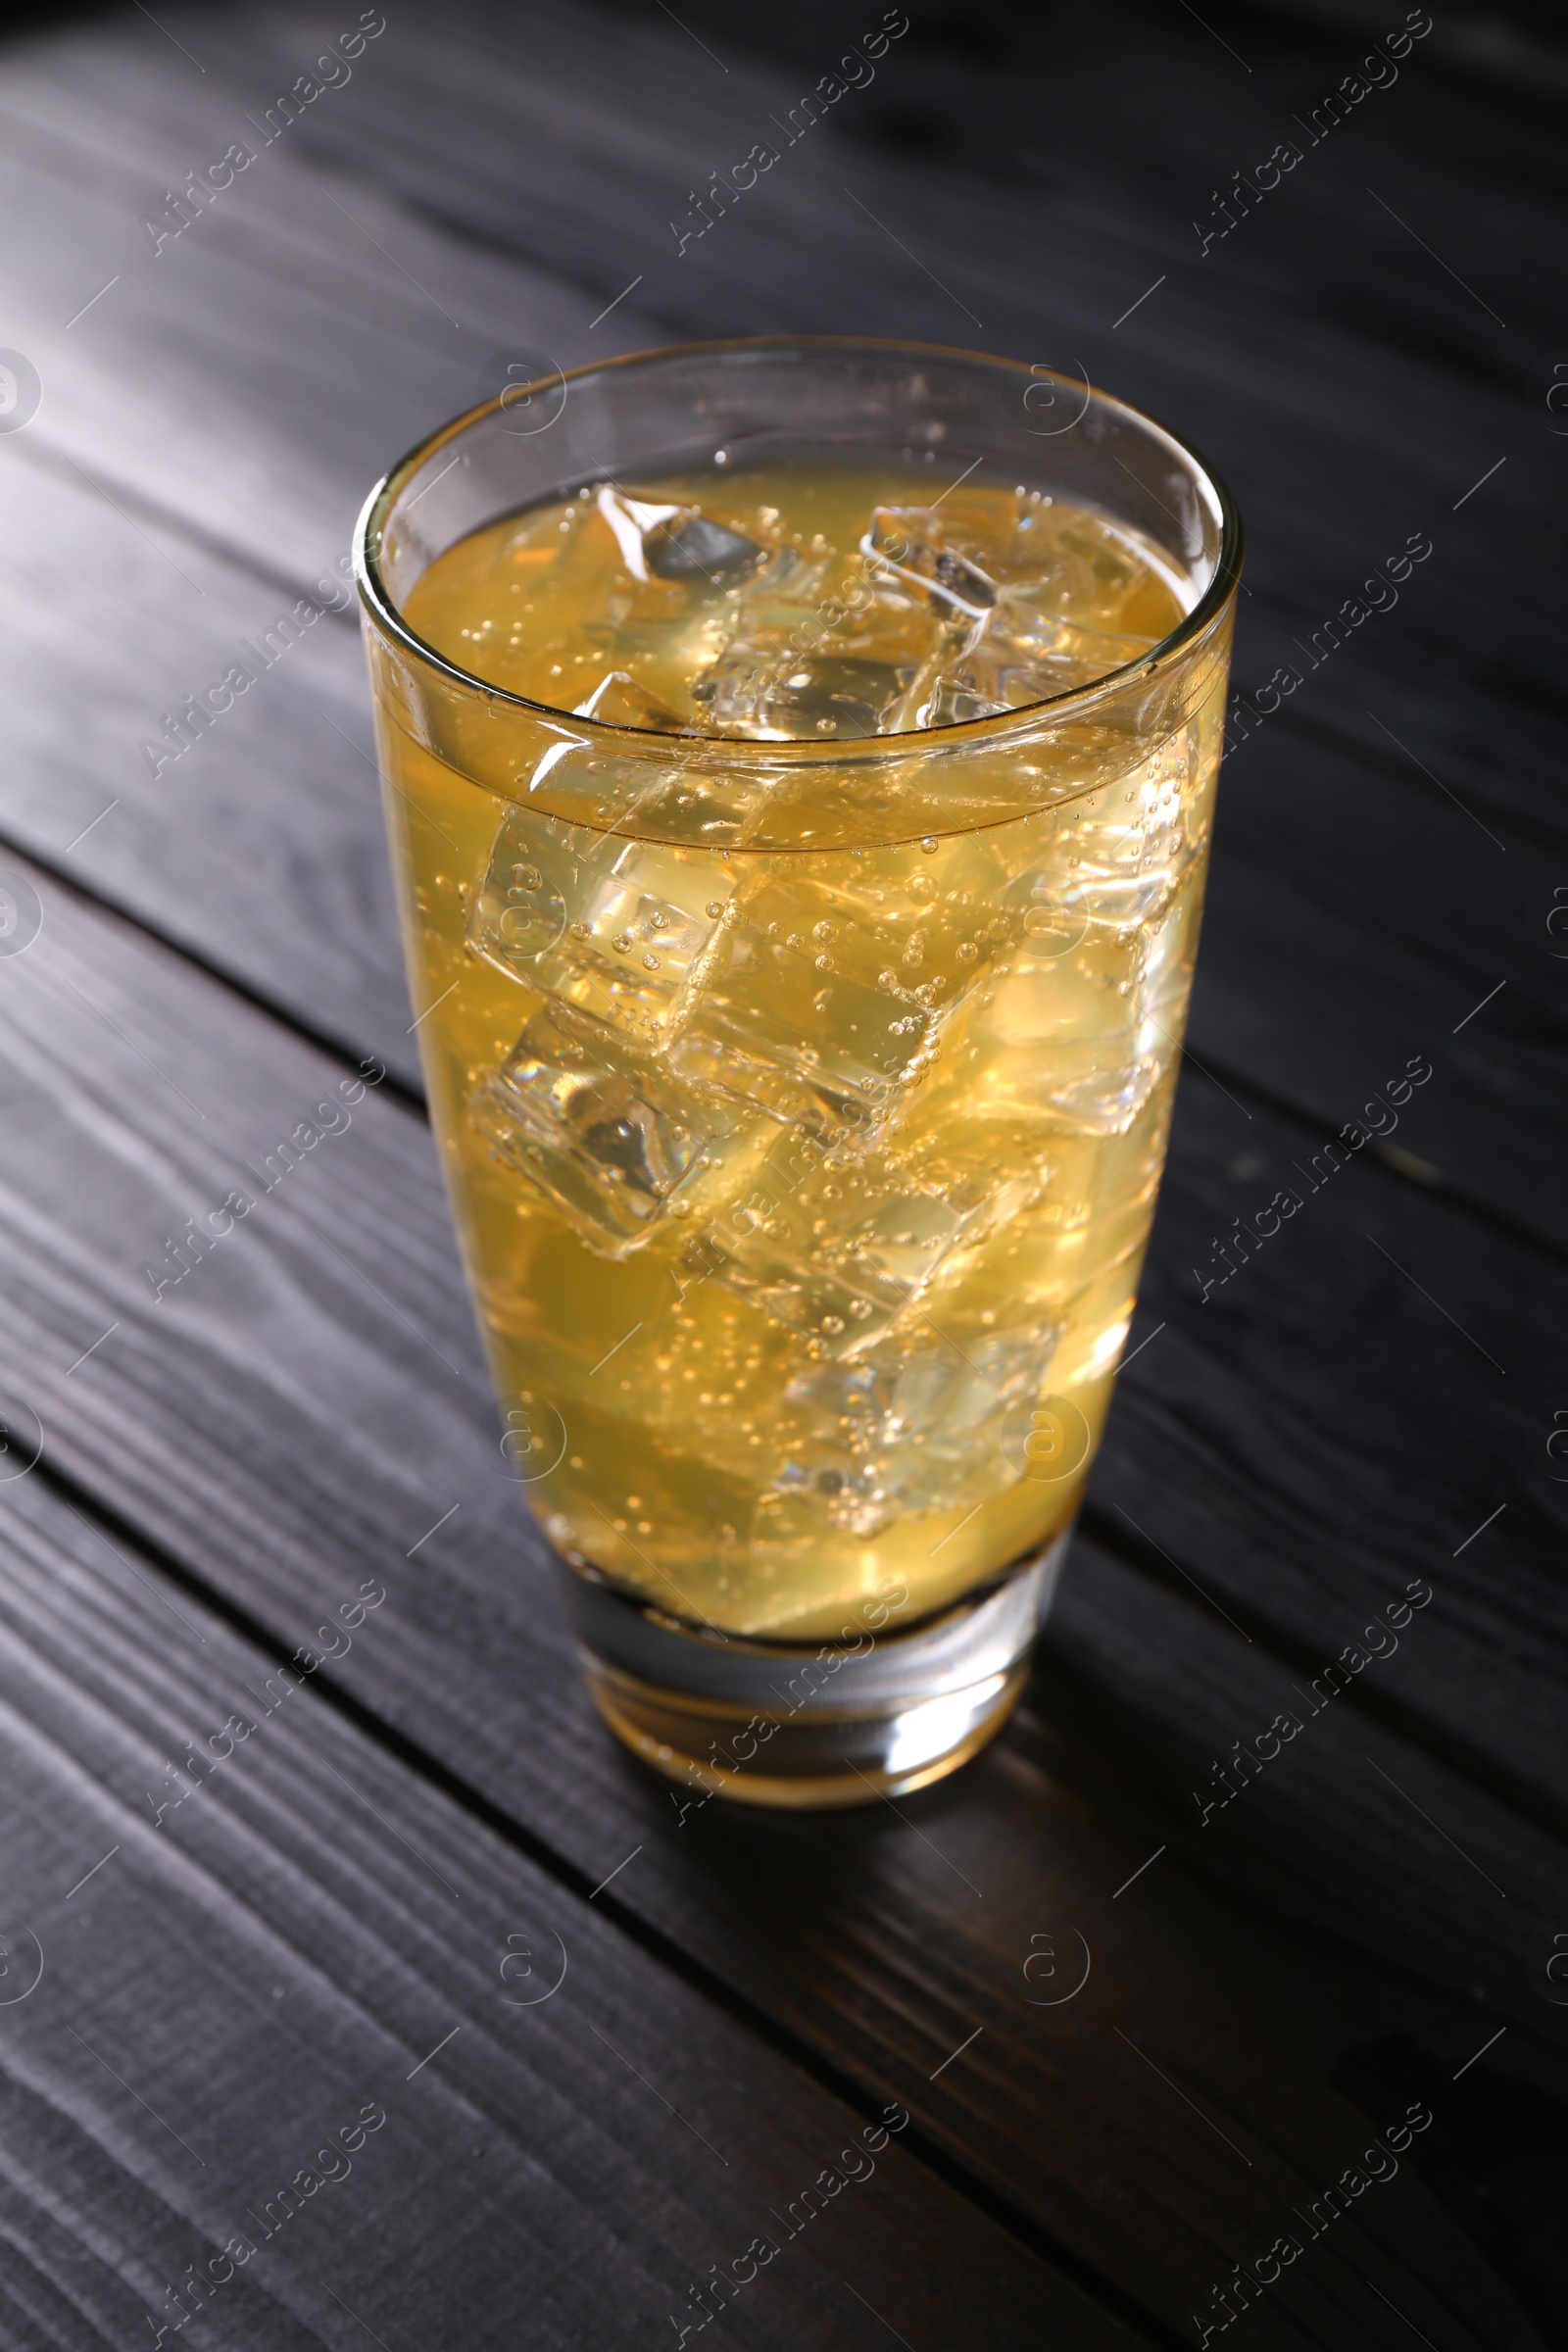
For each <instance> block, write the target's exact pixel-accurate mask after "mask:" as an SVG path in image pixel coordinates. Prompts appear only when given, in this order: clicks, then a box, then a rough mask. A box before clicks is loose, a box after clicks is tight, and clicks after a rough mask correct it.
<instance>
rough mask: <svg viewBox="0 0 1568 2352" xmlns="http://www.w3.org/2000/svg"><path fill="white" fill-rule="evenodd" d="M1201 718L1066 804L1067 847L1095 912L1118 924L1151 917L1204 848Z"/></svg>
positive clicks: (1062, 834)
mask: <svg viewBox="0 0 1568 2352" xmlns="http://www.w3.org/2000/svg"><path fill="white" fill-rule="evenodd" d="M1199 760H1200V741H1199V731H1198V726H1197V724H1196V722H1195V723H1194V724H1191V725H1189V726H1187V727H1184V728H1181V729H1179V730H1178V731H1177V732H1176V733H1175V734H1173V735H1171V736H1169V737H1167V739H1166V740H1165V742H1164V743H1162V744H1161V745H1160V746H1159V748H1158V749H1157V750H1156V751H1155V752H1153V753H1152V755H1151V756H1150V758H1149V759H1147V760H1141V761H1140V762H1139V764H1138V766H1137V767H1135V768H1133V769H1132V770H1131V771H1130V773H1129V774H1127V775H1125V776H1123V777H1121V778H1119V779H1118V781H1117V782H1115V783H1114V784H1107V785H1105V786H1103V788H1102V790H1100V791H1099V792H1094V793H1088V794H1086V795H1085V796H1084V797H1083V798H1082V799H1081V800H1078V801H1074V802H1072V803H1071V804H1070V805H1069V807H1068V808H1067V809H1063V811H1062V822H1061V829H1060V831H1059V833H1058V840H1059V842H1060V847H1061V853H1062V855H1063V856H1064V857H1065V858H1069V859H1070V860H1071V862H1072V872H1073V879H1074V885H1075V887H1076V889H1077V890H1078V891H1079V892H1081V894H1082V897H1083V900H1084V903H1085V905H1086V906H1087V907H1088V908H1089V910H1090V912H1091V913H1092V914H1093V915H1094V916H1095V917H1096V918H1097V919H1098V920H1100V921H1102V922H1106V923H1112V924H1117V925H1125V924H1132V923H1143V922H1147V921H1148V920H1149V919H1150V917H1151V916H1152V914H1154V913H1155V912H1156V911H1157V910H1158V909H1159V908H1160V907H1163V906H1164V904H1165V902H1166V900H1167V899H1168V898H1169V897H1170V896H1171V894H1172V892H1173V891H1174V890H1175V889H1176V888H1177V886H1178V884H1179V883H1180V882H1181V881H1182V879H1183V878H1184V876H1185V875H1186V874H1187V872H1188V870H1189V868H1190V867H1191V865H1192V863H1193V860H1194V859H1195V858H1198V857H1200V856H1201V854H1202V849H1203V842H1204V831H1203V818H1202V811H1201V809H1200V807H1199V805H1198V800H1197V795H1196V791H1195V787H1196V784H1197V780H1198V775H1199Z"/></svg>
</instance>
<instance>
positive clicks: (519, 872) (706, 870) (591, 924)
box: [468, 809, 734, 1043]
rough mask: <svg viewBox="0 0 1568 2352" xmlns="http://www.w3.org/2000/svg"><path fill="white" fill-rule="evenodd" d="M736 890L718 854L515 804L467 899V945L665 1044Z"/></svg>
mask: <svg viewBox="0 0 1568 2352" xmlns="http://www.w3.org/2000/svg"><path fill="white" fill-rule="evenodd" d="M733 888H734V878H733V875H732V873H731V871H730V869H729V866H728V863H727V861H726V860H725V859H724V858H722V857H721V856H719V855H718V854H717V853H715V852H714V851H712V850H708V849H704V850H702V851H696V850H683V849H678V848H675V847H673V846H671V845H669V844H667V843H662V842H647V841H625V840H622V839H621V838H619V837H618V836H617V835H615V834H613V833H597V832H592V831H590V830H589V829H588V828H587V827H586V826H575V827H573V826H566V825H562V824H558V823H556V822H554V821H553V820H552V819H550V818H548V817H545V816H543V815H541V814H539V813H538V812H536V811H535V810H533V809H513V810H512V811H511V813H510V814H509V815H508V817H507V819H506V821H505V823H504V824H503V825H502V826H501V828H500V830H499V832H498V833H497V835H496V838H495V842H494V844H493V846H492V848H491V853H490V861H489V865H488V867H487V869H486V872H485V875H484V878H483V880H482V882H481V883H480V885H479V887H478V889H477V890H476V891H474V892H473V893H472V894H471V895H470V898H469V902H468V938H469V942H470V944H471V945H472V946H473V947H474V948H476V949H477V950H478V952H479V954H480V955H482V956H486V957H487V958H488V959H489V961H490V962H492V963H494V964H498V965H499V966H500V968H501V969H502V970H503V971H506V972H509V973H511V974H512V976H513V977H514V978H515V979H518V980H522V981H526V982H528V983H529V984H531V985H532V986H534V987H537V988H542V989H548V990H550V991H552V992H553V993H554V994H556V995H558V996H560V997H562V998H564V1000H565V1001H566V1002H568V1003H569V1004H571V1005H575V1006H576V1007H578V1008H579V1009H580V1010H582V1011H584V1012H588V1013H592V1014H593V1015H594V1016H595V1017H596V1018H597V1019H598V1020H601V1021H603V1022H605V1023H606V1024H607V1025H608V1026H609V1027H611V1028H613V1029H618V1030H620V1031H622V1032H623V1033H625V1034H626V1035H628V1036H633V1037H638V1038H641V1039H643V1040H644V1041H646V1042H649V1043H657V1042H658V1040H659V1039H660V1038H661V1037H662V1035H663V1034H664V1033H665V1031H666V1030H667V1028H668V1026H669V1024H670V1021H671V1019H672V1017H673V1014H674V1008H675V1005H676V1002H677V1000H678V998H679V997H680V994H681V991H682V989H683V987H684V986H685V985H686V983H687V981H688V980H689V979H690V978H692V977H693V975H694V974H695V973H696V970H697V966H698V965H699V962H700V959H701V958H702V956H703V953H704V950H705V949H706V948H707V946H708V944H709V942H710V941H711V939H712V938H713V936H714V933H715V931H716V929H717V925H718V921H719V917H720V916H721V915H722V913H723V911H724V907H725V905H726V903H727V899H728V896H729V894H730V892H731V891H732V890H733ZM715 892H717V893H721V894H723V895H722V896H717V897H715V895H714V894H715Z"/></svg>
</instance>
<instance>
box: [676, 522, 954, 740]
mask: <svg viewBox="0 0 1568 2352" xmlns="http://www.w3.org/2000/svg"><path fill="white" fill-rule="evenodd" d="M830 579H836V587H835V592H834V593H833V594H832V595H827V594H825V593H824V590H825V588H826V587H827V585H828V583H829V581H830ZM959 620H961V616H959ZM961 625H962V627H963V628H966V627H967V626H968V625H969V623H968V622H967V621H966V620H962V623H961ZM960 641H961V629H960V627H959V621H958V620H956V617H955V613H954V611H953V609H952V608H951V607H950V606H948V605H945V604H943V605H936V606H934V605H933V604H932V601H931V600H930V599H929V598H928V597H927V596H926V595H925V594H924V593H923V590H921V591H919V592H918V593H915V594H913V595H911V594H908V593H906V591H905V589H904V587H903V586H902V585H901V584H900V583H899V582H898V581H897V580H896V579H895V578H894V575H893V574H892V572H891V571H889V570H887V569H886V567H878V568H876V569H874V570H873V571H871V572H870V573H869V574H868V573H867V572H865V571H863V570H861V569H860V568H859V567H858V566H856V565H853V564H852V565H851V566H850V567H849V569H848V570H846V569H845V567H844V566H843V565H842V564H841V563H840V562H839V561H838V560H837V559H835V558H833V557H832V556H820V555H816V554H814V553H810V552H808V551H803V550H801V549H799V548H792V547H789V546H784V547H781V548H780V549H779V550H778V551H777V553H776V554H775V555H774V556H772V557H771V558H770V559H769V561H768V563H767V564H765V565H764V566H763V567H762V569H761V570H760V572H759V573H758V574H757V577H756V579H755V580H754V581H752V582H751V583H750V584H749V585H748V586H747V587H745V588H744V589H742V590H740V591H739V593H738V597H737V600H736V605H735V627H734V634H733V636H732V637H731V639H730V641H729V643H728V645H727V646H726V648H725V649H724V651H723V652H722V653H721V654H720V656H719V658H718V659H717V661H716V662H714V663H713V665H712V666H711V668H710V669H708V670H707V671H705V672H704V674H703V675H702V676H701V677H699V678H698V679H696V680H695V681H694V683H693V686H692V689H691V692H692V699H693V705H694V708H697V709H699V710H700V711H702V713H703V717H704V721H705V723H706V724H707V725H709V726H710V727H711V728H713V729H714V730H715V731H717V732H719V733H726V734H740V735H752V736H759V737H762V738H764V739H771V740H775V741H779V740H786V739H796V740H799V739H802V738H808V739H809V738H810V737H813V736H820V735H825V736H829V737H833V738H854V737H858V736H865V735H877V734H883V735H885V734H891V733H894V732H896V731H897V730H898V729H900V728H902V727H907V726H908V725H909V724H911V723H912V722H911V718H910V711H911V708H912V704H913V703H915V702H918V701H919V700H920V699H921V698H922V695H923V693H924V691H925V690H926V682H927V679H928V676H929V675H930V674H931V673H933V672H934V670H935V668H936V667H937V666H938V665H939V664H940V662H942V661H943V660H944V659H946V658H947V657H948V656H949V655H951V653H952V652H953V651H954V650H955V649H956V645H957V644H958V643H959V642H960Z"/></svg>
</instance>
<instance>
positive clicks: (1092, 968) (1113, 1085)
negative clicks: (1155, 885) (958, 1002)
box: [964, 889, 1198, 1136]
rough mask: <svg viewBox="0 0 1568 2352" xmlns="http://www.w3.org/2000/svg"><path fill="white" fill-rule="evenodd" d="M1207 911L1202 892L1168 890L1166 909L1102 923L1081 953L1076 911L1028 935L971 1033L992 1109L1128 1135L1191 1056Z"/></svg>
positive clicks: (1086, 936) (1091, 927) (970, 1045)
mask: <svg viewBox="0 0 1568 2352" xmlns="http://www.w3.org/2000/svg"><path fill="white" fill-rule="evenodd" d="M1197 914H1198V909H1197V903H1196V898H1195V896H1194V895H1193V894H1191V893H1189V894H1188V895H1187V896H1186V897H1185V898H1181V897H1175V898H1173V897H1171V896H1170V894H1169V891H1168V889H1167V892H1166V895H1165V902H1164V905H1163V908H1162V911H1160V912H1158V913H1156V914H1154V915H1152V916H1150V917H1148V918H1146V919H1145V920H1144V921H1142V922H1141V923H1135V924H1132V925H1127V926H1124V925H1114V926H1113V925H1111V924H1109V923H1106V922H1103V921H1098V920H1092V921H1090V922H1089V923H1088V925H1087V928H1086V929H1085V930H1084V932H1083V934H1082V936H1081V937H1080V938H1079V939H1078V940H1077V942H1076V944H1074V945H1070V946H1069V945H1065V944H1064V943H1065V942H1067V941H1069V940H1070V939H1071V936H1072V930H1073V928H1074V925H1073V924H1071V923H1069V922H1068V921H1067V920H1066V916H1065V912H1064V913H1063V914H1061V915H1056V914H1051V915H1048V916H1047V918H1046V919H1045V920H1044V921H1043V922H1042V924H1041V926H1040V928H1039V930H1038V931H1036V932H1030V931H1027V930H1026V932H1025V934H1024V937H1023V939H1022V941H1021V942H1020V945H1019V948H1018V951H1017V955H1016V956H1015V959H1014V961H1013V964H1012V967H1011V969H1010V970H1009V971H1008V972H1007V973H1006V975H1005V977H1002V978H1000V979H999V980H998V981H997V983H996V986H995V987H994V989H992V990H991V991H989V992H988V994H987V999H986V1001H985V1003H984V1004H983V1005H978V1006H977V1007H976V1009H975V1010H974V1012H973V1015H972V1018H971V1021H970V1023H969V1026H968V1027H967V1028H966V1030H965V1033H964V1042H965V1047H966V1050H968V1051H970V1052H972V1053H973V1054H974V1055H975V1056H976V1058H977V1060H978V1062H979V1064H980V1066H981V1068H982V1070H983V1079H982V1082H981V1084H982V1089H983V1093H984V1098H985V1102H986V1104H987V1105H988V1106H989V1107H990V1108H991V1109H994V1110H998V1111H1001V1110H1004V1109H1008V1108H1010V1109H1013V1110H1017V1111H1020V1112H1024V1113H1027V1112H1028V1111H1030V1110H1035V1111H1039V1112H1042V1113H1044V1114H1046V1115H1047V1116H1048V1117H1049V1118H1050V1119H1052V1120H1053V1121H1054V1122H1059V1123H1060V1124H1061V1125H1062V1126H1064V1127H1065V1128H1067V1129H1068V1130H1070V1131H1072V1132H1076V1133H1078V1134H1084V1135H1100V1136H1109V1135H1120V1134H1124V1133H1125V1132H1126V1131H1127V1129H1128V1128H1129V1127H1131V1125H1132V1124H1133V1122H1134V1120H1135V1119H1136V1118H1137V1117H1138V1116H1139V1114H1140V1112H1141V1111H1142V1110H1143V1109H1144V1106H1145V1105H1146V1103H1148V1101H1149V1098H1150V1096H1151V1095H1152V1092H1153V1090H1154V1087H1155V1086H1156V1085H1157V1083H1158V1081H1159V1079H1160V1076H1161V1074H1162V1073H1163V1071H1164V1070H1165V1068H1166V1067H1167V1065H1168V1063H1169V1062H1170V1060H1171V1058H1172V1057H1173V1055H1174V1054H1176V1053H1177V1051H1178V1050H1179V1038H1180V1023H1181V1019H1182V1015H1183V1011H1184V1008H1185V1004H1186V996H1187V990H1188V986H1189V983H1190V980H1191V975H1192V959H1193V951H1194V947H1195V944H1196V927H1197ZM976 1107H977V1109H978V1107H979V1105H978V1104H977V1105H976Z"/></svg>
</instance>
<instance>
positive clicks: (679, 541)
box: [644, 507, 767, 588]
mask: <svg viewBox="0 0 1568 2352" xmlns="http://www.w3.org/2000/svg"><path fill="white" fill-rule="evenodd" d="M644 544H645V547H646V550H647V555H648V565H649V569H650V570H652V571H655V572H657V573H658V574H659V577H660V578H661V579H662V580H687V579H691V580H695V579H703V580H707V581H708V582H709V584H710V586H711V587H716V588H733V587H735V586H736V585H737V584H738V583H739V582H740V581H741V580H744V579H747V578H749V577H750V576H751V574H752V573H753V572H755V571H756V569H757V567H758V565H759V564H764V563H765V562H766V561H767V550H766V548H763V547H759V545H758V543H757V541H756V540H755V539H745V538H742V536H741V534H740V532H739V531H732V530H728V529H727V528H726V527H725V525H724V524H723V523H721V522H714V521H713V520H712V518H711V516H710V515H703V514H701V513H699V511H698V510H697V508H695V507H690V508H688V509H687V510H686V512H685V513H684V514H683V515H678V516H672V517H671V518H670V520H669V521H667V522H665V523H662V525H660V526H659V527H658V528H657V529H656V530H654V531H653V532H651V533H650V535H649V537H648V539H647V540H646V541H645V543H644Z"/></svg>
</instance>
